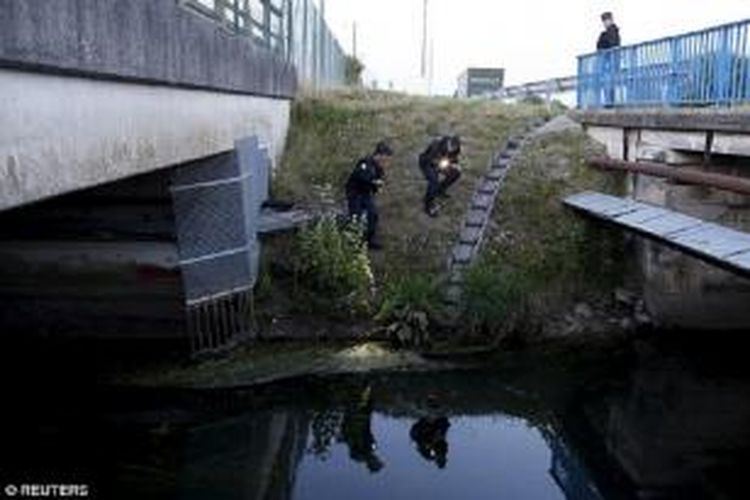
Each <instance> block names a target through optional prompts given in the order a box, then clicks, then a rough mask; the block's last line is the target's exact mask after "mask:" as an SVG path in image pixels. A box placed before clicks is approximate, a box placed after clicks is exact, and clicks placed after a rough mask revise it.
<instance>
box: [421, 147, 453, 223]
mask: <svg viewBox="0 0 750 500" xmlns="http://www.w3.org/2000/svg"><path fill="white" fill-rule="evenodd" d="M460 155H461V138H460V137H459V136H457V135H453V136H445V137H442V138H440V139H437V140H435V141H433V142H431V143H430V145H429V146H428V147H427V149H425V151H424V152H423V153H422V154H421V155H419V168H420V169H421V170H422V174H424V176H425V179H427V192H426V193H425V196H424V211H425V213H427V215H429V216H430V217H437V215H438V209H437V206H436V205H435V200H436V199H437V198H438V197H444V198H447V197H448V193H447V191H448V188H450V187H451V186H452V185H453V184H455V183H456V181H458V179H459V178H460V177H461V166H460V164H459V156H460ZM441 176H442V180H441V179H440V177H441Z"/></svg>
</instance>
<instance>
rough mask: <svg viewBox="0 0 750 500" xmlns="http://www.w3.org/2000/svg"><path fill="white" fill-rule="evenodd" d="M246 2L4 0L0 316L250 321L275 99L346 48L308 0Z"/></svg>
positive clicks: (142, 322) (204, 345)
mask: <svg viewBox="0 0 750 500" xmlns="http://www.w3.org/2000/svg"><path fill="white" fill-rule="evenodd" d="M256 3H257V4H258V5H257V6H256V5H253V6H252V8H251V7H250V6H248V4H247V3H244V7H243V6H242V5H241V3H239V2H233V3H231V2H225V1H224V0H59V1H55V2H50V1H46V0H7V1H5V2H3V6H2V8H1V9H0V89H1V90H0V212H2V213H0V220H2V224H3V228H4V231H3V236H2V238H1V239H0V275H2V277H3V278H2V280H0V281H1V282H2V285H1V286H0V296H2V300H0V303H2V306H0V330H2V331H4V332H8V333H11V332H12V331H13V330H14V329H19V328H25V327H26V325H27V324H30V323H31V322H30V323H27V320H29V319H34V320H35V321H33V322H34V323H39V322H41V323H42V325H41V330H42V331H43V332H47V333H53V332H57V331H58V330H66V331H70V332H78V333H79V334H83V335H90V334H97V335H98V334H101V333H102V332H104V331H110V333H111V334H114V335H118V336H119V335H124V336H132V335H134V334H138V333H139V334H142V335H145V336H155V337H159V336H164V335H166V336H175V335H177V336H183V335H184V334H185V333H184V332H185V331H186V329H187V330H189V331H190V332H191V335H192V336H193V338H192V340H193V343H194V348H195V349H196V350H205V349H210V348H215V347H218V346H220V345H225V344H227V343H228V342H229V340H231V339H232V338H234V337H235V336H236V335H237V334H241V333H248V329H249V327H248V325H247V314H246V312H247V311H246V309H247V307H248V305H247V297H246V295H247V294H248V293H250V292H251V290H252V285H253V284H254V280H255V275H256V268H257V258H258V236H257V233H258V230H259V225H260V220H259V219H260V207H261V204H262V203H263V201H264V200H265V199H266V197H267V196H268V183H269V172H270V170H271V169H272V168H273V164H274V163H275V162H276V161H277V159H278V158H279V157H280V155H281V153H282V150H283V148H284V143H285V139H286V134H287V128H288V126H289V111H290V105H291V100H292V99H293V98H294V96H295V94H296V92H297V88H298V85H300V84H302V85H309V86H313V87H319V86H325V85H334V84H337V83H339V84H340V83H342V82H343V57H344V56H343V52H342V51H341V49H340V46H339V45H338V43H337V42H336V41H335V39H334V38H333V37H332V35H331V33H330V30H328V28H327V26H326V25H325V23H324V20H323V18H322V16H321V15H320V13H318V11H317V9H316V8H315V7H314V5H313V4H312V3H311V1H310V0H293V1H290V2H283V7H279V6H278V5H279V4H278V2H272V1H270V0H259V1H258V2H256ZM256 7H257V9H256ZM258 9H259V10H258ZM298 67H299V68H301V71H298ZM230 269H233V270H235V271H236V272H233V273H230V272H228V271H229V270H230ZM85 304H88V305H85ZM191 308H192V309H191ZM186 309H187V312H188V314H187V315H186V314H185V312H186ZM193 313H194V314H193ZM65 318H77V319H76V320H75V321H71V324H65V323H66V322H67V321H68V320H66V319H65ZM186 318H187V319H186ZM105 319H115V320H118V321H119V326H114V323H117V321H115V322H113V325H109V323H110V322H109V321H105ZM37 320H42V321H37ZM186 321H187V324H186ZM123 322H124V325H125V326H124V327H123ZM191 322H192V323H191ZM196 322H197V323H196ZM205 324H210V325H211V326H210V327H206V326H205ZM175 325H176V326H175ZM107 326H112V328H107ZM154 330H158V331H154ZM206 330H211V336H210V338H209V337H205V335H207V334H206Z"/></svg>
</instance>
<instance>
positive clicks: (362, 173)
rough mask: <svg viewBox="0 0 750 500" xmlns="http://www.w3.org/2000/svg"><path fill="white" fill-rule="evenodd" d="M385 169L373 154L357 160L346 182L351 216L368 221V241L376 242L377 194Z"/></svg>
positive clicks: (370, 242)
mask: <svg viewBox="0 0 750 500" xmlns="http://www.w3.org/2000/svg"><path fill="white" fill-rule="evenodd" d="M384 178H385V175H384V172H383V169H382V168H380V166H379V165H378V162H376V161H375V159H374V158H373V157H372V156H368V157H366V158H363V159H361V160H359V161H358V162H357V166H356V167H354V170H353V171H352V173H351V175H350V176H349V180H348V181H347V182H346V199H347V202H348V205H349V217H351V218H355V217H364V218H365V220H366V221H367V233H366V236H367V242H368V243H369V244H371V245H372V244H373V243H374V242H375V234H376V233H377V229H378V220H379V216H378V207H377V205H376V204H375V194H376V193H377V192H378V189H379V188H380V186H379V183H378V181H382V180H384Z"/></svg>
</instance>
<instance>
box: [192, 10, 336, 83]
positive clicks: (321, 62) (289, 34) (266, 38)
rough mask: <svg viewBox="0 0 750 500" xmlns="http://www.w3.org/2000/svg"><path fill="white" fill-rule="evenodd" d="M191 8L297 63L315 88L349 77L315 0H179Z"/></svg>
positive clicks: (304, 78)
mask: <svg viewBox="0 0 750 500" xmlns="http://www.w3.org/2000/svg"><path fill="white" fill-rule="evenodd" d="M178 1H179V2H180V3H181V4H182V5H184V6H186V7H187V8H189V9H190V10H192V11H194V12H196V13H198V14H200V15H203V16H205V17H207V18H209V19H211V20H213V21H214V22H217V23H219V24H220V25H221V26H222V27H223V28H225V29H227V30H228V31H230V32H232V33H235V34H238V35H242V36H247V37H249V38H251V39H252V40H253V41H254V42H255V43H256V44H257V45H259V46H262V47H265V48H267V49H269V50H272V51H274V52H276V53H278V54H280V55H282V56H283V57H284V58H285V59H286V60H287V61H288V62H290V63H291V64H293V65H294V66H295V68H297V74H298V79H299V82H300V84H301V85H302V86H303V87H304V88H309V89H313V90H317V89H326V88H331V87H336V86H341V85H344V84H345V83H346V60H347V57H346V54H345V53H344V50H343V48H342V47H341V44H340V43H339V41H338V40H337V39H336V37H335V36H334V34H333V32H332V31H331V29H330V28H329V27H328V24H327V23H326V22H325V18H324V15H323V14H322V13H321V10H320V9H319V8H318V7H317V6H316V4H315V2H314V1H313V0H178Z"/></svg>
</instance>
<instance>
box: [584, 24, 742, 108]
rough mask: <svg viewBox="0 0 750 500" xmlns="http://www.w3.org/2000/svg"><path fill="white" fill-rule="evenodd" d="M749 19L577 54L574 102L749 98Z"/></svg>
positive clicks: (717, 102)
mask: <svg viewBox="0 0 750 500" xmlns="http://www.w3.org/2000/svg"><path fill="white" fill-rule="evenodd" d="M749 31H750V20H746V21H741V22H737V23H732V24H727V25H723V26H718V27H715V28H709V29H706V30H703V31H696V32H692V33H687V34H684V35H680V36H674V37H668V38H662V39H660V40H653V41H649V42H645V43H640V44H637V45H630V46H625V47H619V48H616V49H611V50H605V51H599V52H595V53H592V54H587V55H583V56H580V57H579V58H578V91H577V94H578V107H579V108H581V109H596V108H605V107H635V106H639V107H650V106H731V105H736V104H739V103H744V102H748V101H750V39H749V37H748V34H749V33H748V32H749Z"/></svg>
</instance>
